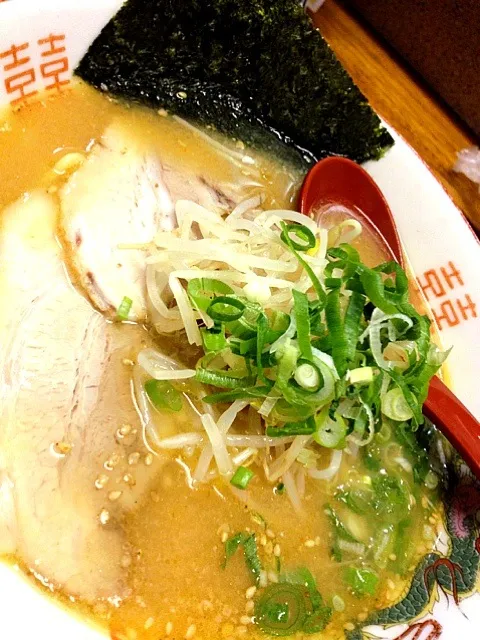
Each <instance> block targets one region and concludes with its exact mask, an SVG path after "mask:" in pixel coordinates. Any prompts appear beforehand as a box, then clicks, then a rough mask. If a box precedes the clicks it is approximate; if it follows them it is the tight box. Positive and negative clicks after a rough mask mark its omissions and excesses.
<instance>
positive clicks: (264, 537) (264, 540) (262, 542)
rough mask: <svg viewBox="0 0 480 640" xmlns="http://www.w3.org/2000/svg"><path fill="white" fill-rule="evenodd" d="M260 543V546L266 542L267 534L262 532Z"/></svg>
mask: <svg viewBox="0 0 480 640" xmlns="http://www.w3.org/2000/svg"><path fill="white" fill-rule="evenodd" d="M260 544H261V546H262V547H264V546H265V545H266V544H267V536H266V535H265V534H263V533H262V535H261V536H260Z"/></svg>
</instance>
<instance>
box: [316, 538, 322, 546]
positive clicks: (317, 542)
mask: <svg viewBox="0 0 480 640" xmlns="http://www.w3.org/2000/svg"><path fill="white" fill-rule="evenodd" d="M321 543H322V541H321V539H320V536H317V537H316V538H315V544H316V545H317V547H319V546H320V544H321Z"/></svg>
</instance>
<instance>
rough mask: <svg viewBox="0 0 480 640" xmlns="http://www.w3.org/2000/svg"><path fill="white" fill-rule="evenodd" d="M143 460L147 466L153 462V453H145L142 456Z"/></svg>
mask: <svg viewBox="0 0 480 640" xmlns="http://www.w3.org/2000/svg"><path fill="white" fill-rule="evenodd" d="M144 462H145V464H146V465H147V467H149V466H150V465H151V464H153V455H152V454H151V453H147V455H146V456H145V458H144Z"/></svg>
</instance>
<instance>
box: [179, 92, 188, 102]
mask: <svg viewBox="0 0 480 640" xmlns="http://www.w3.org/2000/svg"><path fill="white" fill-rule="evenodd" d="M186 97H187V93H186V91H177V98H180V100H185V98H186Z"/></svg>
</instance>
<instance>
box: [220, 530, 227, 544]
mask: <svg viewBox="0 0 480 640" xmlns="http://www.w3.org/2000/svg"><path fill="white" fill-rule="evenodd" d="M220 540H221V541H222V542H226V541H227V540H228V533H227V532H226V531H223V532H222V535H221V538H220Z"/></svg>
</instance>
